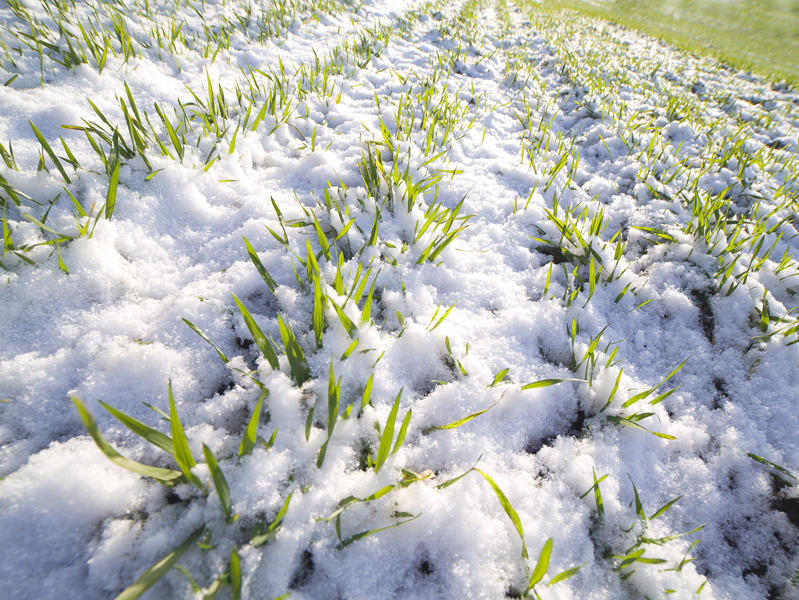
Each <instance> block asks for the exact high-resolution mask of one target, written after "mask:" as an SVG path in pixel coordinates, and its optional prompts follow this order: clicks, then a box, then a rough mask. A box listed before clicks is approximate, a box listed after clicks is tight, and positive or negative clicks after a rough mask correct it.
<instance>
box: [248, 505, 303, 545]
mask: <svg viewBox="0 0 799 600" xmlns="http://www.w3.org/2000/svg"><path fill="white" fill-rule="evenodd" d="M293 495H294V492H292V493H290V494H289V495H288V496H287V497H286V500H285V501H284V502H283V506H281V507H280V510H279V511H277V514H276V515H275V520H274V521H272V524H271V525H269V527H267V529H266V531H265V532H264V533H259V534H257V535H255V536H254V537H253V538H252V539H251V540H250V544H252V545H253V546H254V547H255V548H257V547H258V546H263V545H264V544H266V543H267V542H270V541H272V540H273V539H275V537H276V536H277V530H278V528H279V527H280V524H281V523H282V522H283V517H285V516H286V512H287V511H288V509H289V504H290V503H291V497H292V496H293Z"/></svg>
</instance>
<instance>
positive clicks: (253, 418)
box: [239, 390, 269, 458]
mask: <svg viewBox="0 0 799 600" xmlns="http://www.w3.org/2000/svg"><path fill="white" fill-rule="evenodd" d="M268 393H269V392H268V391H267V390H264V391H263V392H262V393H261V396H260V397H259V398H258V402H257V403H256V404H255V409H254V410H253V411H252V415H250V421H249V422H248V423H247V429H245V430H244V435H243V436H241V444H239V458H241V457H242V456H247V455H248V454H252V451H253V448H255V442H256V440H257V439H258V423H259V422H260V420H261V408H262V407H263V404H264V398H266V395H267V394H268Z"/></svg>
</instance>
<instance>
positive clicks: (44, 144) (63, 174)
mask: <svg viewBox="0 0 799 600" xmlns="http://www.w3.org/2000/svg"><path fill="white" fill-rule="evenodd" d="M28 125H30V126H31V129H32V130H33V134H34V135H35V136H36V139H37V140H39V143H40V144H41V145H42V148H43V149H44V151H45V152H47V156H49V157H50V160H52V161H53V164H54V165H55V167H56V169H58V172H59V173H61V177H63V178H64V181H66V182H67V183H72V181H70V179H69V177H68V176H67V172H66V171H65V170H64V166H63V165H62V164H61V161H60V160H59V159H58V157H57V156H56V155H55V152H53V149H52V148H51V147H50V144H48V143H47V140H46V139H45V138H44V136H43V135H42V132H41V131H39V130H38V129H37V128H36V125H34V124H33V121H30V120H29V121H28Z"/></svg>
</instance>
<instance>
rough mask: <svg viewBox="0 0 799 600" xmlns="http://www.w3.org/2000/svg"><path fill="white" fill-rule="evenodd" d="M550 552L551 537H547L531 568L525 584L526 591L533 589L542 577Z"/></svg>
mask: <svg viewBox="0 0 799 600" xmlns="http://www.w3.org/2000/svg"><path fill="white" fill-rule="evenodd" d="M551 554H552V538H549V539H548V540H547V541H546V542H545V543H544V547H543V548H541V554H539V555H538V562H537V563H536V565H535V569H533V574H532V575H531V576H530V581H529V583H528V584H527V592H529V591H530V590H532V589H533V587H535V585H536V584H537V583H538V582H539V581H541V580H542V579H543V578H544V575H546V574H547V570H548V569H549V557H550V555H551Z"/></svg>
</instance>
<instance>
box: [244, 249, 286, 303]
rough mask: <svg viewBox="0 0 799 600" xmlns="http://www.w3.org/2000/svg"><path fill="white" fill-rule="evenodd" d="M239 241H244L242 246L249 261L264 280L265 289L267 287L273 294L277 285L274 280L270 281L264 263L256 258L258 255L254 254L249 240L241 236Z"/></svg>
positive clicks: (270, 278) (270, 277)
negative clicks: (244, 247)
mask: <svg viewBox="0 0 799 600" xmlns="http://www.w3.org/2000/svg"><path fill="white" fill-rule="evenodd" d="M241 239H243V240H244V245H245V246H246V247H247V254H248V255H249V257H250V261H251V262H252V264H253V265H255V269H256V270H257V271H258V274H259V275H260V276H261V279H263V280H264V283H265V284H266V287H268V288H269V291H270V292H272V293H273V294H274V293H275V290H276V289H277V283H276V282H275V280H274V279H272V276H271V275H270V274H269V271H267V270H266V267H265V266H264V263H262V262H261V259H260V258H258V254H257V253H256V252H255V249H254V248H253V247H252V244H250V242H249V240H247V238H246V237H244V236H241Z"/></svg>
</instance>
